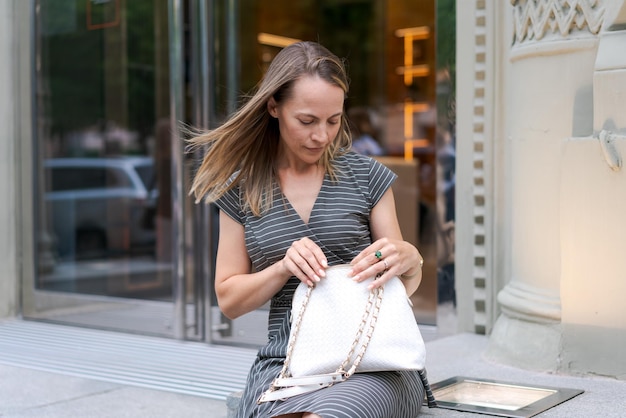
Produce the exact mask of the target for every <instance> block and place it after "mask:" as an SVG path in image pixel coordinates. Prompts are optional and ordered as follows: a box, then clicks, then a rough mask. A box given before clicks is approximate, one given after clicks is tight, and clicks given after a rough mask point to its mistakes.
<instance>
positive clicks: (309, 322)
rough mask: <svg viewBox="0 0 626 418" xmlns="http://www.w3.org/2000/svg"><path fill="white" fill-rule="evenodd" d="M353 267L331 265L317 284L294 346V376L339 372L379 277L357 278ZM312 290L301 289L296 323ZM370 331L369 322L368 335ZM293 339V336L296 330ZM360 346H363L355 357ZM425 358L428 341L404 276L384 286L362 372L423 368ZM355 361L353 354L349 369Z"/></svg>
mask: <svg viewBox="0 0 626 418" xmlns="http://www.w3.org/2000/svg"><path fill="white" fill-rule="evenodd" d="M349 270H350V266H348V265H340V266H333V267H331V268H329V269H327V270H326V277H325V278H323V279H322V280H321V281H320V282H318V283H317V284H316V285H315V288H314V289H313V291H312V293H311V297H310V300H309V302H308V306H307V307H306V310H305V311H304V314H303V318H302V323H301V325H300V330H299V332H298V335H297V337H296V342H295V346H294V348H293V352H292V357H291V364H290V368H289V371H290V374H291V376H293V377H300V376H307V375H312V374H321V373H330V372H334V371H336V370H337V369H338V368H339V366H340V365H341V364H342V362H343V361H344V360H345V359H346V356H347V355H348V353H349V352H350V348H351V347H352V344H353V341H354V340H355V336H356V334H357V331H358V329H359V325H360V324H361V322H362V318H363V312H364V311H365V308H366V305H367V301H368V297H369V294H370V291H369V290H368V289H367V286H368V285H369V284H370V283H371V282H372V281H373V280H374V278H373V277H372V278H369V279H367V280H364V281H362V282H361V283H356V282H354V281H353V280H352V278H350V277H348V272H349ZM306 292H307V286H306V285H305V284H304V283H301V284H300V285H299V286H298V288H297V289H296V292H295V294H294V298H293V305H292V326H293V324H295V323H296V322H297V320H298V316H299V313H300V310H301V306H302V302H303V299H304V297H305V295H306ZM368 326H369V325H368ZM292 331H293V329H292ZM366 331H367V327H366V328H365V330H364V332H363V334H364V335H365V334H366ZM363 338H364V336H362V337H361V341H362V340H363ZM290 339H293V334H292V335H291V337H290ZM359 349H360V347H357V349H356V350H355V353H354V355H353V356H352V358H354V357H355V356H356V354H357V353H358V351H359ZM425 361H426V349H425V346H424V340H423V339H422V335H421V334H420V331H419V328H418V326H417V323H416V321H415V316H414V314H413V310H412V308H411V306H410V302H409V299H408V297H407V295H406V290H405V288H404V285H403V284H402V282H401V281H400V279H399V278H398V277H394V278H393V279H392V280H390V281H389V282H387V283H386V284H385V286H384V293H383V299H382V304H381V305H380V312H379V315H378V320H377V322H376V326H375V329H374V332H373V334H372V337H371V340H370V342H369V345H368V347H367V351H366V352H365V355H364V356H363V359H362V361H361V364H360V365H359V367H358V368H357V370H356V372H357V373H358V372H366V371H383V370H422V369H424V366H425ZM351 365H352V359H351V360H350V362H349V363H348V365H347V366H346V370H347V369H348V368H349V367H350V366H351Z"/></svg>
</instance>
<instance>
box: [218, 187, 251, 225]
mask: <svg viewBox="0 0 626 418" xmlns="http://www.w3.org/2000/svg"><path fill="white" fill-rule="evenodd" d="M231 181H232V178H231ZM215 204H216V205H217V207H218V208H219V209H220V210H221V211H223V212H224V213H225V214H227V215H228V216H230V217H231V218H232V219H233V220H234V221H236V222H238V223H239V224H241V225H243V224H244V217H245V214H244V212H243V210H242V207H241V206H242V205H241V196H240V189H239V187H238V186H235V187H233V188H232V189H230V190H228V191H227V192H226V193H224V195H223V196H222V197H220V198H219V199H217V200H216V201H215Z"/></svg>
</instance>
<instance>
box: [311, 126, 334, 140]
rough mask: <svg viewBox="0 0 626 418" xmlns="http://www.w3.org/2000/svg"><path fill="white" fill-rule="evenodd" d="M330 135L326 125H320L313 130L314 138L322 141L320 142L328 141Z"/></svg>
mask: <svg viewBox="0 0 626 418" xmlns="http://www.w3.org/2000/svg"><path fill="white" fill-rule="evenodd" d="M329 136H330V135H328V130H327V129H326V127H325V126H319V127H318V128H317V129H316V130H315V131H314V132H313V139H314V140H316V141H320V142H326V141H328V138H329Z"/></svg>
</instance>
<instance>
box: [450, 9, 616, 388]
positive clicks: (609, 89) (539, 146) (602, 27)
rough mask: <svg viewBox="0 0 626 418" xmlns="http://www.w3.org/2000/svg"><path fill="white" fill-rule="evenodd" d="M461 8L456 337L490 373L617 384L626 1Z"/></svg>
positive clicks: (459, 11) (459, 31) (459, 22)
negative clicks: (498, 369)
mask: <svg viewBox="0 0 626 418" xmlns="http://www.w3.org/2000/svg"><path fill="white" fill-rule="evenodd" d="M457 7H458V10H457V13H458V15H459V16H465V17H466V18H465V19H462V20H461V19H459V21H458V24H459V28H458V33H459V35H461V34H464V36H459V37H458V39H459V41H458V46H457V51H458V60H457V61H458V62H457V65H458V67H459V69H460V71H459V72H458V103H457V104H458V109H460V110H459V112H458V125H457V128H458V137H459V141H458V155H459V158H458V165H457V173H458V189H457V193H458V194H457V213H458V216H457V236H456V237H457V247H456V248H457V253H456V260H457V271H458V272H459V273H458V275H457V294H458V295H459V301H458V304H459V321H460V328H461V329H464V330H468V331H472V330H475V331H482V330H485V331H486V332H487V333H489V334H490V347H489V350H488V352H487V353H486V355H487V356H488V357H489V358H491V359H493V360H495V361H500V362H504V363H507V364H512V365H515V366H519V367H525V368H531V369H536V370H544V371H551V372H562V373H572V374H583V375H585V374H593V375H603V376H613V377H616V378H621V379H623V378H624V372H623V371H624V368H625V366H626V363H625V360H624V357H623V356H622V355H620V354H619V353H620V348H619V347H621V346H622V345H623V343H624V339H625V338H626V311H624V307H623V304H621V303H620V302H619V301H618V299H619V298H620V296H618V295H622V294H623V293H624V290H625V288H624V280H623V279H624V274H623V271H624V267H625V266H624V259H623V257H620V255H619V252H620V248H623V247H624V236H625V234H624V232H626V223H625V222H624V221H623V219H622V218H621V217H622V215H621V213H623V209H624V203H625V202H626V189H625V188H624V186H625V185H626V178H625V175H624V172H623V169H622V160H621V158H622V155H623V152H624V146H625V144H626V142H624V139H625V138H624V136H623V134H624V132H625V128H626V124H625V120H624V114H625V113H624V103H625V102H624V100H623V94H624V93H623V92H624V89H625V88H626V78H624V77H626V67H625V66H624V60H623V58H621V57H620V55H621V54H620V53H619V52H618V51H621V50H623V49H624V48H625V47H626V43H625V40H626V38H625V36H626V32H624V31H623V29H624V18H625V17H626V15H625V14H624V13H625V8H624V2H623V1H584V0H581V1H577V0H573V1H551V0H512V1H510V2H499V1H475V2H474V1H472V2H462V1H460V2H457ZM618 57H619V58H618ZM461 109H462V110H461ZM461 138H465V139H466V140H461ZM461 274H463V275H465V276H464V277H460V275H461Z"/></svg>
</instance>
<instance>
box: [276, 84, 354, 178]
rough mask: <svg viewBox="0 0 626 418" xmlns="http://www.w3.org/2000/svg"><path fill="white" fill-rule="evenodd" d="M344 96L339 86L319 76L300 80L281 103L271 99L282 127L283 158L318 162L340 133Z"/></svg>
mask: <svg viewBox="0 0 626 418" xmlns="http://www.w3.org/2000/svg"><path fill="white" fill-rule="evenodd" d="M343 100H344V91H343V90H342V89H341V88H340V87H338V86H336V85H333V84H330V83H328V82H327V81H325V80H323V79H321V78H320V77H317V76H306V77H303V78H300V79H299V80H297V81H296V82H295V83H294V85H293V87H292V91H291V95H290V97H289V98H288V99H285V100H283V101H282V102H281V103H276V101H274V99H270V101H269V102H268V110H269V112H270V115H272V116H273V117H275V118H277V119H278V125H279V128H280V142H281V144H280V145H281V147H280V149H281V156H280V158H281V162H287V163H290V164H293V163H295V164H302V163H304V164H306V165H308V164H317V162H318V161H319V160H320V158H321V157H322V155H323V154H324V151H325V150H326V148H327V147H328V146H329V145H330V144H331V143H332V141H333V140H334V139H335V138H336V137H337V134H338V132H339V128H340V127H341V115H342V113H343ZM283 158H284V159H283Z"/></svg>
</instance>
